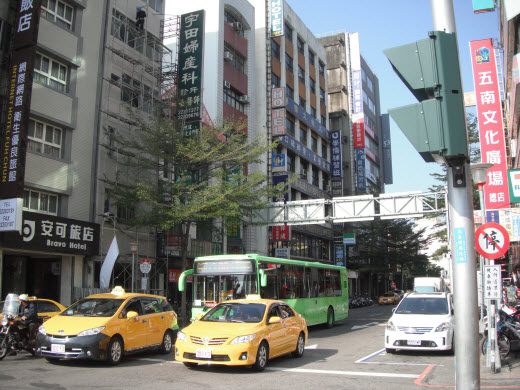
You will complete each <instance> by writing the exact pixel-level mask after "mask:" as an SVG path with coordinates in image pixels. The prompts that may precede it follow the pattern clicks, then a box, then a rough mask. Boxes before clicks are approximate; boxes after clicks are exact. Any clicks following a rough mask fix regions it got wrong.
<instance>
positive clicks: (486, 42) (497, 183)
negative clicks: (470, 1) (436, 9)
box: [469, 39, 509, 210]
mask: <svg viewBox="0 0 520 390" xmlns="http://www.w3.org/2000/svg"><path fill="white" fill-rule="evenodd" d="M469 45H470V52H471V63H472V65H473V80H474V83H475V95H476V100H477V112H478V125H479V131H480V149H481V156H482V162H484V163H491V164H494V166H493V168H490V169H488V171H487V180H486V185H485V187H484V189H485V203H486V209H488V210H489V209H500V208H506V207H509V192H508V182H507V161H506V158H507V156H506V148H505V137H504V124H503V120H502V103H501V98H500V91H499V86H498V77H497V66H496V61H495V52H494V49H493V42H492V40H491V39H483V40H480V41H471V42H470V43H469Z"/></svg>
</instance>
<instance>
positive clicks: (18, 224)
mask: <svg viewBox="0 0 520 390" xmlns="http://www.w3.org/2000/svg"><path fill="white" fill-rule="evenodd" d="M22 207H23V199H22V198H14V199H4V200H0V232H7V231H17V232H20V231H21V230H22Z"/></svg>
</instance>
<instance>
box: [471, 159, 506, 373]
mask: <svg viewBox="0 0 520 390" xmlns="http://www.w3.org/2000/svg"><path fill="white" fill-rule="evenodd" d="M492 167H493V164H490V163H476V164H471V165H470V169H471V176H472V178H473V182H474V183H475V184H476V185H477V187H478V195H479V202H480V211H481V213H482V224H485V223H486V201H485V199H484V185H485V184H486V178H487V171H488V169H490V168H492ZM484 263H485V259H484V257H483V256H482V255H480V284H481V294H480V298H481V304H480V324H482V323H483V319H484V306H485V300H484ZM491 306H492V307H493V308H494V305H493V304H492V305H491ZM493 308H491V310H490V312H489V313H488V324H491V323H492V322H491V321H492V320H493V321H494V316H491V312H492V311H494V310H493ZM493 330H495V332H493ZM488 332H489V340H490V342H489V343H488V351H487V357H486V361H487V362H488V363H489V356H490V351H489V346H490V345H491V344H492V342H491V341H492V340H495V341H496V339H497V337H496V328H494V327H492V326H491V325H490V326H489V331H488ZM493 333H494V334H493ZM498 356H499V355H498ZM498 362H500V358H499V359H498ZM498 364H499V365H500V363H498ZM488 366H489V364H488Z"/></svg>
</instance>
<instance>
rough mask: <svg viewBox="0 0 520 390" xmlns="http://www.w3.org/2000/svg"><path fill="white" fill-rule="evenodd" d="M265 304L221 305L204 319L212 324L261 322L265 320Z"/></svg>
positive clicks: (203, 318)
mask: <svg viewBox="0 0 520 390" xmlns="http://www.w3.org/2000/svg"><path fill="white" fill-rule="evenodd" d="M264 313H265V305H264V304H263V303H221V304H220V305H217V306H215V307H214V308H213V309H211V311H209V312H208V313H206V315H205V316H204V317H202V318H201V319H200V320H201V321H210V322H251V323H253V322H260V321H262V319H263V318H264Z"/></svg>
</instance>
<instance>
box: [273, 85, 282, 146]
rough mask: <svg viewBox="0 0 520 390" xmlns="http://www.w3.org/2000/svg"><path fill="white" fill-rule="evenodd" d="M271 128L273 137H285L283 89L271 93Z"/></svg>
mask: <svg viewBox="0 0 520 390" xmlns="http://www.w3.org/2000/svg"><path fill="white" fill-rule="evenodd" d="M271 107H272V108H273V109H272V111H271V128H272V129H273V136H277V135H285V108H284V107H285V88H273V89H272V91H271Z"/></svg>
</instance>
